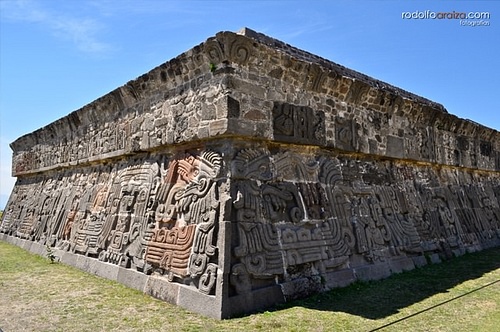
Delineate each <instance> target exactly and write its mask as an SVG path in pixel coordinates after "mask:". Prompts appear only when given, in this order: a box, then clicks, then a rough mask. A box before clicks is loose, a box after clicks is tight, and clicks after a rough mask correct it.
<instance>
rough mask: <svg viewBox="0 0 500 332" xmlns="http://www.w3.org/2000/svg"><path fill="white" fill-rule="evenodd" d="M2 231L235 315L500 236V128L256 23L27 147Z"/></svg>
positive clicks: (144, 286) (1, 235)
mask: <svg viewBox="0 0 500 332" xmlns="http://www.w3.org/2000/svg"><path fill="white" fill-rule="evenodd" d="M11 147H12V149H13V151H14V155H13V175H15V176H17V178H18V180H17V183H16V185H15V188H14V190H13V192H12V194H11V197H10V199H9V202H8V204H7V207H6V211H5V213H4V214H3V219H2V221H1V223H0V239H3V240H6V241H9V242H11V243H15V244H17V245H20V246H22V247H24V248H26V249H28V250H31V251H33V252H37V253H39V254H41V255H43V254H44V253H45V250H46V249H45V248H46V246H49V247H52V248H53V250H54V251H55V252H56V255H58V257H59V258H60V259H61V261H62V262H64V263H67V264H71V265H74V266H77V267H79V268H81V269H84V270H86V271H89V272H91V273H95V274H98V275H101V276H104V277H107V278H110V279H114V280H118V281H120V282H122V283H124V284H126V285H128V286H131V287H134V288H137V289H140V290H142V291H144V292H146V293H148V294H151V295H153V296H155V297H158V298H160V299H164V300H166V301H169V302H172V303H175V304H178V305H181V306H183V307H186V308H188V309H190V310H194V311H197V312H201V313H203V314H206V315H210V316H212V317H217V318H226V317H230V316H232V315H235V314H240V313H244V312H251V311H253V310H256V309H259V308H263V307H266V306H270V305H273V304H276V303H279V302H283V301H288V300H291V299H295V298H300V297H303V296H307V295H309V294H312V293H314V292H319V291H324V290H327V289H330V288H333V287H341V286H345V285H347V284H349V283H351V282H353V281H356V280H369V279H378V278H383V277H387V276H389V275H390V274H391V273H394V272H400V271H403V270H408V269H412V268H414V267H416V266H423V265H425V264H429V263H436V262H439V261H441V260H442V259H448V258H451V257H453V256H457V255H461V254H463V253H465V252H468V251H477V250H481V249H484V248H487V247H491V246H498V245H500V133H499V132H497V131H495V130H493V129H490V128H487V127H484V126H481V125H478V124H475V123H473V122H471V121H468V120H464V119H460V118H458V117H456V116H453V115H451V114H449V113H448V112H447V111H446V110H445V109H444V107H443V106H441V105H439V104H436V103H434V102H432V101H429V100H427V99H425V98H422V97H419V96H416V95H413V94H411V93H409V92H406V91H403V90H401V89H398V88H396V87H393V86H390V85H388V84H387V83H384V82H380V81H377V80H375V79H373V78H370V77H367V76H365V75H363V74H360V73H357V72H355V71H352V70H349V69H347V68H344V67H342V66H340V65H337V64H335V63H333V62H330V61H328V60H325V59H322V58H320V57H317V56H315V55H312V54H310V53H307V52H305V51H302V50H298V49H296V48H293V47H292V46H290V45H287V44H284V43H282V42H280V41H277V40H275V39H272V38H270V37H267V36H264V35H262V34H259V33H256V32H254V31H251V30H248V29H244V30H242V31H241V32H240V33H238V34H234V33H230V32H221V33H219V34H217V35H216V36H215V37H212V38H209V39H208V40H207V41H205V42H204V43H202V44H200V45H198V46H196V47H194V48H193V49H192V50H190V51H188V52H186V53H184V54H182V55H180V56H179V57H177V58H175V59H172V60H170V61H169V62H167V63H165V64H163V65H161V66H159V67H158V68H155V69H153V70H152V71H151V72H149V73H147V74H145V75H143V76H141V77H139V78H138V79H136V80H134V81H131V82H129V83H127V84H126V85H125V86H123V87H120V88H118V89H116V90H115V91H113V92H111V93H109V94H107V95H105V96H104V97H102V98H100V99H98V100H96V101H94V102H92V103H90V104H89V105H87V106H85V107H83V108H82V109H80V110H77V111H75V112H73V113H71V114H70V115H68V116H67V117H64V118H62V119H60V120H58V121H56V122H54V123H52V124H50V125H48V126H46V127H44V128H41V129H39V130H37V131H35V132H33V133H31V134H28V135H25V136H23V137H21V138H19V139H18V140H16V141H15V142H13V143H12V144H11Z"/></svg>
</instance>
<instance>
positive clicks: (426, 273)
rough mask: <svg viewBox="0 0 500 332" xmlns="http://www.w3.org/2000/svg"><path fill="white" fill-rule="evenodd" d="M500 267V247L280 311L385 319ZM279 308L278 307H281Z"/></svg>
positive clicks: (344, 289)
mask: <svg viewBox="0 0 500 332" xmlns="http://www.w3.org/2000/svg"><path fill="white" fill-rule="evenodd" d="M498 268H500V248H494V249H489V250H484V251H482V252H477V253H473V254H466V255H464V256H461V257H457V258H454V259H451V260H448V261H444V262H442V263H440V264H434V265H428V266H425V267H422V268H418V269H415V270H412V271H409V272H404V273H401V274H397V275H393V276H391V277H390V278H388V279H384V280H380V281H372V282H357V283H354V284H352V285H350V286H348V287H345V288H341V289H334V290H332V291H329V292H326V293H322V294H318V295H315V296H312V297H310V298H307V299H304V300H298V301H293V302H290V303H288V304H284V305H283V306H281V307H280V308H284V307H285V308H286V307H294V306H301V307H305V308H309V309H315V310H322V311H336V312H345V313H349V314H352V315H357V316H361V317H364V318H368V319H381V318H385V317H388V316H391V315H394V314H396V313H398V312H399V310H401V309H402V308H405V307H408V306H410V305H412V304H415V303H418V302H420V301H422V300H424V299H426V298H428V297H430V296H433V295H435V294H438V293H446V292H448V290H449V289H451V288H453V287H455V286H457V285H459V284H461V283H463V282H465V281H467V280H473V279H477V278H480V277H481V276H483V275H484V274H485V273H488V272H491V271H493V270H496V269H498ZM277 309H278V308H277Z"/></svg>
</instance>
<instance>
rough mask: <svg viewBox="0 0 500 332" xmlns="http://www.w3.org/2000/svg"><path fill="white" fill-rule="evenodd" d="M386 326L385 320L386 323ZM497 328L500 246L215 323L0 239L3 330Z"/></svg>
mask: <svg viewBox="0 0 500 332" xmlns="http://www.w3.org/2000/svg"><path fill="white" fill-rule="evenodd" d="M386 325H387V326H386ZM383 326H386V327H384V328H382V329H381V330H382V331H498V326H500V248H496V249H490V250H485V251H483V252H480V253H474V254H467V255H464V256H462V257H458V258H455V259H453V260H450V261H446V262H444V263H441V264H436V265H430V266H426V267H424V268H420V269H416V270H413V271H410V272H405V273H402V274H398V275H395V276H393V277H391V278H388V279H386V280H382V281H377V282H368V283H356V284H353V285H351V286H349V287H346V288H342V289H336V290H332V291H330V292H327V293H324V294H320V295H316V296H313V297H310V298H308V299H304V300H301V301H295V302H291V303H288V304H286V305H282V306H279V307H276V308H273V309H272V310H267V311H264V312H262V313H257V314H253V315H248V316H245V317H240V318H234V319H230V320H224V321H218V320H214V319H211V318H206V317H203V316H201V315H198V314H194V313H190V312H188V311H186V310H184V309H182V308H179V307H176V306H173V305H170V304H168V303H165V302H162V301H159V300H156V299H153V298H151V297H149V296H146V295H144V294H142V293H140V292H138V291H135V290H132V289H129V288H127V287H125V286H122V285H120V284H118V283H116V282H113V281H109V280H105V279H102V278H99V277H96V276H93V275H89V274H87V273H84V272H82V271H79V270H77V269H75V268H72V267H69V266H65V265H63V264H58V263H56V264H51V263H50V260H49V259H47V258H44V257H40V256H36V255H33V254H30V253H28V252H26V251H24V250H22V249H20V248H17V247H15V246H12V245H10V244H7V243H5V242H0V329H2V330H3V331H5V332H13V331H169V330H175V331H372V330H375V329H378V328H380V327H383Z"/></svg>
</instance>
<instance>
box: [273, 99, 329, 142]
mask: <svg viewBox="0 0 500 332" xmlns="http://www.w3.org/2000/svg"><path fill="white" fill-rule="evenodd" d="M273 131H274V139H275V140H278V141H285V142H290V143H305V144H324V142H325V114H324V112H322V111H315V110H313V109H312V108H310V107H307V106H298V105H292V104H288V103H281V102H274V107H273Z"/></svg>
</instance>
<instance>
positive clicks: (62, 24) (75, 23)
mask: <svg viewBox="0 0 500 332" xmlns="http://www.w3.org/2000/svg"><path fill="white" fill-rule="evenodd" d="M44 3H45V2H39V1H32V0H17V1H0V11H1V12H2V19H5V20H8V21H12V22H28V23H33V24H38V25H40V26H42V27H44V28H46V29H48V30H49V31H50V32H51V33H52V34H53V35H54V36H55V37H56V38H59V39H61V40H65V41H69V42H71V43H72V44H73V45H75V46H76V47H77V49H78V50H80V51H82V52H85V53H92V54H103V53H105V52H108V51H109V50H111V45H110V44H108V43H105V42H103V41H101V40H100V39H99V37H98V35H99V33H101V32H102V30H103V29H104V25H103V24H101V23H100V22H99V21H97V20H96V19H94V18H88V17H78V16H75V14H74V12H75V11H72V14H67V13H65V12H63V11H61V12H56V11H55V10H53V9H52V10H48V9H45V8H42V7H40V4H44Z"/></svg>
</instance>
